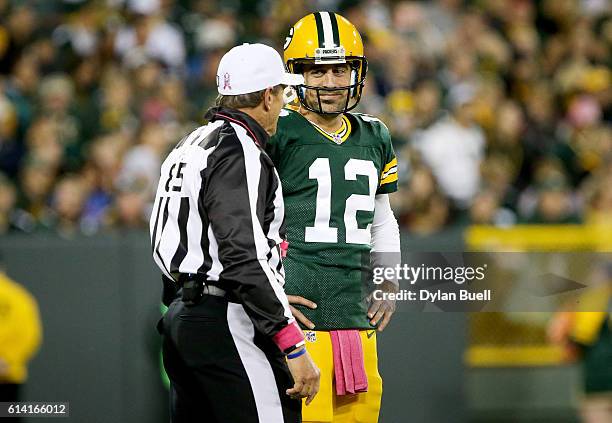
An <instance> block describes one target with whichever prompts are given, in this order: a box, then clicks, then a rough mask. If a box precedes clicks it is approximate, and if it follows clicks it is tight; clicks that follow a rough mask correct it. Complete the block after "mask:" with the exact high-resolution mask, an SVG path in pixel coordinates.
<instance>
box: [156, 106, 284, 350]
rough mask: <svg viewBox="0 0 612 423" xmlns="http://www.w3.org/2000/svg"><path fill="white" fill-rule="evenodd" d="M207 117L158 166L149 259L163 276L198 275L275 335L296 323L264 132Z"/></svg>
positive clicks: (238, 116)
mask: <svg viewBox="0 0 612 423" xmlns="http://www.w3.org/2000/svg"><path fill="white" fill-rule="evenodd" d="M207 117H208V118H209V120H210V123H209V124H207V125H205V126H201V127H199V128H197V129H196V130H194V131H193V132H192V133H191V134H189V135H188V136H186V137H185V138H183V139H182V140H181V141H180V142H179V144H178V145H177V146H176V147H175V148H174V150H173V151H172V152H171V153H170V154H169V155H168V157H167V158H166V160H165V161H164V163H163V164H162V167H161V177H160V181H159V185H158V188H157V195H156V199H155V204H154V207H153V213H152V216H151V222H150V233H151V244H152V248H153V258H154V260H155V263H157V265H158V266H159V268H160V270H161V271H162V272H163V274H164V275H165V276H166V278H170V279H173V280H174V281H177V280H178V275H179V274H183V273H191V274H198V275H200V276H201V277H203V278H205V280H207V281H209V282H210V283H211V284H212V285H216V286H218V287H219V288H222V289H225V290H226V291H228V292H231V293H232V294H233V295H234V296H235V297H237V298H238V299H239V301H240V302H241V303H242V304H243V306H244V307H245V310H246V311H247V313H248V314H249V316H250V317H251V320H252V321H253V323H254V324H255V326H256V327H257V328H258V329H259V330H260V331H261V332H263V333H264V334H267V335H271V336H275V335H276V334H278V332H279V331H281V329H283V328H284V327H286V326H287V325H289V324H290V323H293V322H294V319H293V317H292V315H291V311H290V310H289V304H288V301H287V297H286V295H285V293H284V290H283V285H284V270H283V266H282V262H281V256H280V248H279V244H280V243H281V241H282V239H283V238H284V232H285V229H284V224H283V221H284V207H283V197H282V189H281V186H280V180H279V178H278V174H277V173H276V170H275V169H274V166H273V164H272V161H271V160H270V158H269V157H268V156H267V155H266V153H265V152H264V150H263V148H265V143H266V142H267V140H268V134H267V133H266V132H265V131H264V129H263V128H262V127H261V126H260V125H259V124H258V123H257V122H256V121H255V120H254V119H252V118H251V117H250V116H248V115H246V114H245V113H242V112H239V111H237V110H233V109H217V108H215V109H211V111H209V113H208V115H207ZM291 326H295V324H292V325H291ZM292 332H293V331H292ZM281 344H284V343H282V342H281ZM291 345H293V344H291ZM288 346H290V345H288ZM279 347H281V349H284V348H282V347H283V345H279Z"/></svg>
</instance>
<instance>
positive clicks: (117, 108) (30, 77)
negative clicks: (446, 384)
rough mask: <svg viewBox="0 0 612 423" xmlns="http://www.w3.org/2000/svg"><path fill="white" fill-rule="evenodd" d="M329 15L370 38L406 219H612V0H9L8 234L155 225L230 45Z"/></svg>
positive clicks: (1, 86)
mask: <svg viewBox="0 0 612 423" xmlns="http://www.w3.org/2000/svg"><path fill="white" fill-rule="evenodd" d="M316 10H334V11H338V12H340V13H341V14H342V15H343V16H345V17H346V18H348V19H349V20H350V21H351V22H352V23H354V24H355V25H356V26H357V28H358V29H359V30H360V32H361V34H362V36H363V38H364V42H365V49H366V56H367V58H368V61H369V71H368V77H367V82H366V87H365V91H364V95H363V98H362V102H361V104H360V106H359V108H358V111H361V112H365V113H369V114H372V115H375V116H377V117H380V118H381V119H382V120H383V121H384V122H385V123H387V125H388V127H389V129H390V131H391V134H392V138H393V142H394V145H395V149H396V152H397V154H398V158H399V160H400V193H399V194H397V195H395V196H394V198H393V207H394V209H395V211H396V215H397V216H398V218H399V220H400V224H401V225H402V227H403V228H404V229H407V230H409V231H411V232H412V233H415V234H423V235H425V234H431V233H435V232H438V231H440V230H443V229H444V228H446V227H448V226H451V225H465V224H470V223H477V224H493V225H500V226H509V225H513V224H518V223H540V224H541V223H582V222H611V223H612V127H611V124H610V122H611V105H612V73H611V71H610V69H611V66H610V65H611V64H612V63H611V61H612V59H611V49H612V14H611V6H610V2H609V1H607V0H541V1H528V0H473V1H467V0H465V1H461V0H437V1H427V2H419V1H391V0H361V1H357V0H313V1H306V0H278V1H276V0H260V1H249V0H57V1H46V0H29V1H28V0H0V16H1V17H2V18H1V19H0V233H6V232H8V231H24V232H33V231H40V230H48V231H54V232H59V233H60V234H63V235H67V236H69V235H71V234H75V233H85V234H95V233H99V232H100V231H109V230H110V231H113V230H122V229H126V228H146V227H147V224H148V217H149V213H150V208H151V202H152V200H153V197H154V190H155V188H156V185H157V179H158V177H159V168H160V165H161V162H162V160H163V159H164V157H165V155H166V154H167V152H168V151H169V149H171V148H172V147H173V146H174V144H176V142H177V141H178V140H179V139H180V138H181V136H182V135H184V134H185V133H186V132H188V131H189V130H191V129H192V128H194V127H195V126H197V125H199V124H201V123H202V116H203V114H204V111H205V110H206V108H207V107H208V106H210V105H211V104H212V101H213V100H214V98H215V96H216V84H215V72H216V68H217V65H218V61H219V59H220V57H221V56H222V55H223V53H225V51H227V50H228V49H229V48H231V47H232V46H234V45H236V44H238V43H241V42H247V41H248V42H256V41H259V42H264V43H267V44H269V45H272V46H274V47H276V48H277V49H278V50H279V51H282V44H283V42H284V40H285V37H286V35H287V33H288V29H289V28H290V26H291V25H292V24H293V23H295V22H296V21H297V20H298V19H300V18H301V17H302V16H304V15H306V14H307V13H309V12H312V11H316Z"/></svg>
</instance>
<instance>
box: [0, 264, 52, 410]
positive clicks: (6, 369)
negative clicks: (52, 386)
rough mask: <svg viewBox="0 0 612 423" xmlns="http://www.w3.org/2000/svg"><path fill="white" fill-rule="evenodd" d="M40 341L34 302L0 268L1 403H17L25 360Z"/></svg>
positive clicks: (37, 346)
mask: <svg viewBox="0 0 612 423" xmlns="http://www.w3.org/2000/svg"><path fill="white" fill-rule="evenodd" d="M41 339H42V331H41V324H40V318H39V313H38V305H37V304H36V300H35V299H34V297H33V296H32V295H31V294H30V293H29V292H28V291H27V290H26V289H25V288H24V287H23V286H21V285H19V284H18V283H16V282H15V281H13V280H11V279H10V278H9V277H8V276H7V275H6V273H4V270H3V269H2V267H1V266H0V401H6V402H12V401H18V400H19V391H20V388H21V387H22V385H23V384H24V383H25V381H26V379H27V375H28V372H27V364H28V361H29V360H30V358H32V356H33V355H34V353H36V351H37V350H38V348H39V346H40V343H41Z"/></svg>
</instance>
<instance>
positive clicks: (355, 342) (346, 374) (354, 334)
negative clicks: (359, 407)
mask: <svg viewBox="0 0 612 423" xmlns="http://www.w3.org/2000/svg"><path fill="white" fill-rule="evenodd" d="M329 334H330V335H331V342H332V350H333V352H334V374H335V378H336V394H337V395H348V394H356V393H359V392H367V391H368V377H367V375H366V371H365V364H364V361H363V348H362V346H361V337H360V336H359V331H358V330H355V329H351V330H332V331H330V332H329Z"/></svg>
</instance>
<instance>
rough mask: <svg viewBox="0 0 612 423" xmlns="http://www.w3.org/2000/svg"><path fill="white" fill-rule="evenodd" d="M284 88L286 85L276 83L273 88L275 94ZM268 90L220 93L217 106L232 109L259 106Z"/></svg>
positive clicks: (216, 102) (216, 101)
mask: <svg viewBox="0 0 612 423" xmlns="http://www.w3.org/2000/svg"><path fill="white" fill-rule="evenodd" d="M283 89H284V85H276V86H274V87H273V88H272V92H273V93H274V94H278V92H279V91H281V90H283ZM265 92H266V90H261V91H255V92H253V93H247V94H239V95H223V94H219V95H218V96H217V98H216V100H215V106H217V107H229V108H232V109H250V108H252V107H257V106H259V104H260V103H261V102H262V100H263V96H264V93H265Z"/></svg>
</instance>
